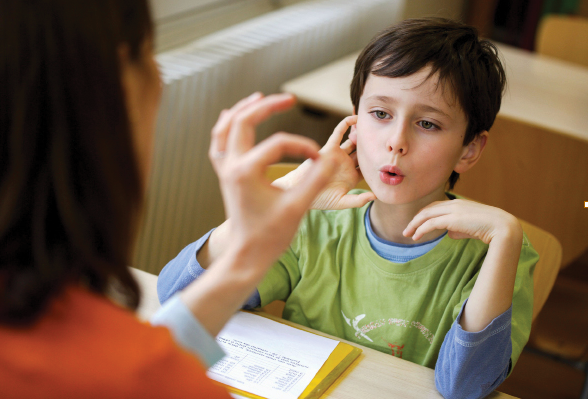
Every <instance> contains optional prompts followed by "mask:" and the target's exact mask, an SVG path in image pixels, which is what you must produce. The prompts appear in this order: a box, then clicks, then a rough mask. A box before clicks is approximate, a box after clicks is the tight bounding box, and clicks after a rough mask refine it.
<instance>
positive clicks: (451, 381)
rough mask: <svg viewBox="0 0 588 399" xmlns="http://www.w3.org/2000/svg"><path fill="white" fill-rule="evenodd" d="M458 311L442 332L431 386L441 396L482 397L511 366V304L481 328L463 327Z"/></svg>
mask: <svg viewBox="0 0 588 399" xmlns="http://www.w3.org/2000/svg"><path fill="white" fill-rule="evenodd" d="M466 303H467V300H466V301H465V302H464V304H463V306H462V308H461V311H460V312H459V315H458V316H457V318H456V320H455V321H454V323H453V325H452V326H451V329H450V330H449V332H448V333H447V335H446V336H445V339H444V340H443V344H442V345H441V350H440V351H439V358H438V359H437V364H436V365H435V386H436V387H437V390H438V391H439V392H440V393H441V394H442V395H443V397H445V398H447V399H449V398H466V399H469V398H483V397H485V396H486V395H488V394H490V393H491V392H492V391H493V390H495V389H496V388H497V387H498V386H499V385H500V384H501V383H502V382H503V381H504V380H505V379H506V377H507V376H508V373H509V371H510V368H511V364H512V363H511V360H510V357H511V354H512V342H511V332H510V326H511V317H512V305H511V307H510V308H509V309H508V310H507V311H505V312H504V313H502V314H501V315H499V316H497V317H496V318H495V319H494V320H492V321H491V322H490V323H489V324H488V325H487V326H486V327H485V328H484V329H483V330H481V331H478V332H468V331H465V330H464V329H463V328H461V326H460V325H459V322H460V320H461V315H462V313H463V310H464V308H465V305H466Z"/></svg>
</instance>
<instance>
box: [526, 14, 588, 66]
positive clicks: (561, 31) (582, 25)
mask: <svg viewBox="0 0 588 399" xmlns="http://www.w3.org/2000/svg"><path fill="white" fill-rule="evenodd" d="M536 49H537V52H538V53H539V54H544V55H548V56H551V57H555V58H559V59H561V60H565V61H570V62H574V63H576V64H581V65H584V66H588V19H586V18H582V17H575V16H574V17H570V16H559V15H548V16H546V17H545V18H543V19H542V20H541V23H540V24H539V28H538V29H537V40H536Z"/></svg>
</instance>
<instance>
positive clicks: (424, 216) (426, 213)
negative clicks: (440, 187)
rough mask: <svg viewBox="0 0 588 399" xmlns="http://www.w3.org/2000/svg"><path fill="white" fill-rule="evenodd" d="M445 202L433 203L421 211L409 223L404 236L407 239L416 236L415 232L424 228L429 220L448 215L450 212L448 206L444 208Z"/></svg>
mask: <svg viewBox="0 0 588 399" xmlns="http://www.w3.org/2000/svg"><path fill="white" fill-rule="evenodd" d="M445 202H446V201H437V202H433V203H431V204H429V205H427V206H426V207H424V208H423V209H421V210H420V211H419V212H418V213H417V214H416V215H415V216H414V218H413V219H412V220H411V221H410V222H409V223H408V226H406V228H405V229H404V231H403V232H402V234H403V235H404V236H405V237H410V236H412V235H414V234H415V231H416V230H418V228H419V227H420V226H422V225H423V224H424V223H426V222H427V221H428V220H430V219H433V218H438V217H440V216H444V215H448V214H449V210H448V209H447V207H446V206H444V205H446V204H445Z"/></svg>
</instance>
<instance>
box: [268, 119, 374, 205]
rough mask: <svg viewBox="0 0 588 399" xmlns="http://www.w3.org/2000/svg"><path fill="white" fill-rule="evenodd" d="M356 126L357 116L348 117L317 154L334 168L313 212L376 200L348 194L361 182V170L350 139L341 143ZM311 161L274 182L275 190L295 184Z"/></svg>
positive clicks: (372, 197) (369, 194) (365, 196)
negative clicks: (349, 130) (328, 160)
mask: <svg viewBox="0 0 588 399" xmlns="http://www.w3.org/2000/svg"><path fill="white" fill-rule="evenodd" d="M355 123H357V116H355V115H354V116H348V117H346V118H345V119H343V120H342V121H341V122H340V123H339V124H338V125H337V127H336V128H335V130H333V134H332V135H331V137H330V138H329V140H328V141H327V143H326V144H325V146H324V147H323V148H321V150H320V151H319V153H320V154H321V156H322V157H328V158H330V159H331V160H332V162H333V163H334V164H335V165H336V169H335V171H334V173H333V175H332V176H331V181H330V183H329V184H327V186H326V187H325V188H324V189H323V190H322V191H321V193H320V194H319V195H318V196H317V197H316V198H315V200H314V201H313V203H312V205H311V208H312V209H347V208H359V207H362V206H364V205H365V204H367V203H368V202H369V201H373V200H374V199H375V198H376V197H375V195H374V194H373V193H371V192H368V193H363V194H359V195H351V194H347V193H348V192H349V191H350V190H352V189H353V188H354V187H355V185H356V184H357V182H359V181H360V180H361V179H362V175H361V171H360V170H359V169H358V164H357V155H356V154H355V152H354V151H355V144H353V142H351V140H347V141H345V142H344V143H343V144H341V140H342V139H343V135H344V134H345V132H346V131H347V129H348V128H349V127H350V126H352V125H354V124H355ZM310 162H311V161H308V160H307V161H305V162H303V163H302V164H301V165H300V166H299V167H298V168H296V170H293V171H292V172H290V173H288V174H287V175H286V176H284V177H281V178H279V179H277V180H275V181H274V182H273V183H272V184H273V185H274V186H276V187H281V188H289V187H291V186H293V185H295V184H298V183H299V182H300V180H301V179H303V177H304V175H305V174H306V172H307V169H308V168H309V167H310V165H311V164H310Z"/></svg>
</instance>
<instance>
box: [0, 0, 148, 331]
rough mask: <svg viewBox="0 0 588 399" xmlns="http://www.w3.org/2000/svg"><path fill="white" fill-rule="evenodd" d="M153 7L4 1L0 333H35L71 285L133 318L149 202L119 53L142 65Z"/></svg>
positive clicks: (89, 0) (115, 1) (139, 0)
mask: <svg viewBox="0 0 588 399" xmlns="http://www.w3.org/2000/svg"><path fill="white" fill-rule="evenodd" d="M151 36H152V22H151V17H150V14H149V9H148V5H147V2H146V0H84V1H79V0H2V1H1V2H0V37H1V38H2V40H0V323H3V324H9V325H27V324H30V323H32V322H34V321H35V320H36V319H38V318H39V316H40V315H42V313H43V311H44V309H45V308H46V306H47V305H48V303H49V302H50V301H51V299H52V298H53V297H55V296H56V295H58V294H59V293H60V292H61V290H62V289H63V288H64V287H65V286H66V285H67V284H72V283H73V284H80V283H81V284H84V285H85V286H86V287H88V288H89V289H90V290H91V291H94V292H96V293H100V294H105V293H106V292H107V291H109V290H110V288H111V287H113V286H116V287H117V288H118V290H119V291H120V292H121V293H122V294H123V296H124V297H125V298H126V301H127V303H128V305H129V306H130V307H131V308H136V307H137V305H138V303H139V288H138V285H137V283H136V282H135V281H134V279H133V277H132V276H131V274H130V272H129V270H128V268H127V266H128V265H129V264H130V256H131V252H132V246H133V242H134V235H135V233H136V232H135V230H136V227H137V221H138V216H139V211H140V208H141V205H142V201H143V192H144V190H143V182H142V181H141V177H140V174H139V170H138V166H137V161H136V157H135V153H134V149H133V141H132V135H131V126H130V122H129V118H128V114H127V109H126V103H125V97H124V91H123V88H122V84H121V74H120V65H119V62H120V61H119V52H118V49H119V48H120V45H121V44H126V45H127V46H128V48H129V55H130V58H131V59H132V60H133V61H137V62H139V61H140V58H141V48H142V44H143V43H144V42H145V40H147V39H148V38H150V37H151Z"/></svg>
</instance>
